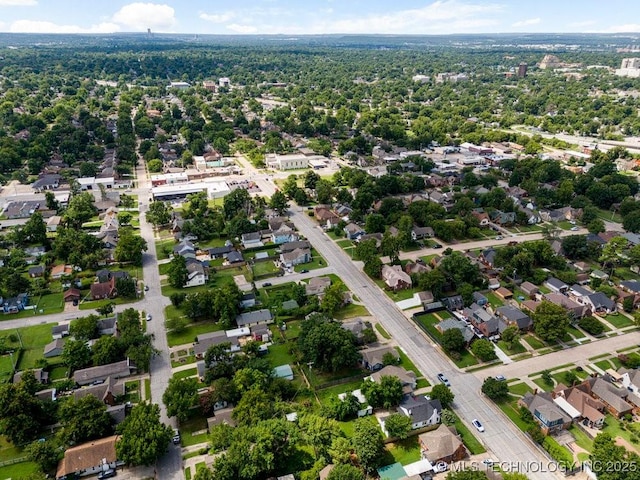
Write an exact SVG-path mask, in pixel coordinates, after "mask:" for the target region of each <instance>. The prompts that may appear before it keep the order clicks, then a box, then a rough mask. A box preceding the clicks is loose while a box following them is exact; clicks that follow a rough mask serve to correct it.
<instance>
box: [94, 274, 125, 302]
mask: <svg viewBox="0 0 640 480" xmlns="http://www.w3.org/2000/svg"><path fill="white" fill-rule="evenodd" d="M90 291H91V299H92V300H103V299H106V298H115V297H117V296H118V290H117V289H116V279H115V278H111V280H109V281H107V282H104V283H92V284H91V287H90Z"/></svg>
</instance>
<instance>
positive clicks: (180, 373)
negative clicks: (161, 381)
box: [173, 368, 198, 378]
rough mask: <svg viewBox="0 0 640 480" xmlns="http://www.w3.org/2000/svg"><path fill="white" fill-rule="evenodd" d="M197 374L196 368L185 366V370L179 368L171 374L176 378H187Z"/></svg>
mask: <svg viewBox="0 0 640 480" xmlns="http://www.w3.org/2000/svg"><path fill="white" fill-rule="evenodd" d="M197 374H198V369H197V368H187V369H186V370H180V371H178V372H176V373H174V374H173V376H174V377H176V378H189V377H195V376H196V375H197Z"/></svg>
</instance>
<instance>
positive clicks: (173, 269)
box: [167, 255, 189, 288]
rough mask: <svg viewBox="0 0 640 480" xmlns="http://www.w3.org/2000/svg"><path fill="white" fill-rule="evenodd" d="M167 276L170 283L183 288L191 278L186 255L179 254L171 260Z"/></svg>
mask: <svg viewBox="0 0 640 480" xmlns="http://www.w3.org/2000/svg"><path fill="white" fill-rule="evenodd" d="M167 277H168V278H169V285H171V286H172V287H173V288H183V287H184V285H185V284H186V283H187V280H188V279H189V271H188V270H187V261H186V260H185V258H184V257H182V256H180V255H177V256H175V257H173V258H172V259H171V261H170V262H169V268H168V269H167Z"/></svg>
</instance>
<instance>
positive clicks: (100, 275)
mask: <svg viewBox="0 0 640 480" xmlns="http://www.w3.org/2000/svg"><path fill="white" fill-rule="evenodd" d="M129 277H130V275H129V272H127V271H126V270H108V269H106V268H105V269H102V270H98V271H97V272H96V281H97V282H98V283H105V282H108V281H109V280H112V279H113V280H118V279H119V278H124V279H127V278H129Z"/></svg>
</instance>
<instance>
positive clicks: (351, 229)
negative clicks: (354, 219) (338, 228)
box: [344, 223, 366, 240]
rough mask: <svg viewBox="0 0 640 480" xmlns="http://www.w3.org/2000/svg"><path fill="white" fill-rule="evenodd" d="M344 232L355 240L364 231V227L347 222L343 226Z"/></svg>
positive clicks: (350, 238)
mask: <svg viewBox="0 0 640 480" xmlns="http://www.w3.org/2000/svg"><path fill="white" fill-rule="evenodd" d="M344 233H345V235H346V236H347V238H348V239H349V240H356V239H357V238H359V237H360V236H362V235H364V234H365V233H366V232H365V231H364V229H363V228H362V227H360V226H358V225H356V224H355V223H349V224H347V225H346V226H345V227H344Z"/></svg>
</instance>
